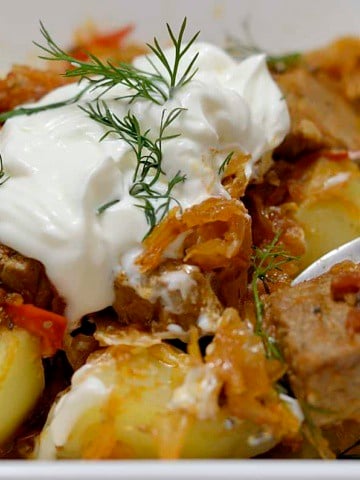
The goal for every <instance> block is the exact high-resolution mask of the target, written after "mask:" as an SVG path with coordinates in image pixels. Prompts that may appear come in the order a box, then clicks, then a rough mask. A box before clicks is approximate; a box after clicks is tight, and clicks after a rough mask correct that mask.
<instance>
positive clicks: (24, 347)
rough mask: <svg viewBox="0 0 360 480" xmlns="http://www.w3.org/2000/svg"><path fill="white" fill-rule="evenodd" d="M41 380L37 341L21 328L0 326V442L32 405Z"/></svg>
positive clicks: (14, 429)
mask: <svg viewBox="0 0 360 480" xmlns="http://www.w3.org/2000/svg"><path fill="white" fill-rule="evenodd" d="M44 383H45V382H44V372H43V366H42V361H41V355H40V345H39V340H38V339H37V338H35V337H34V336H32V335H30V334H29V333H28V332H26V331H25V330H23V329H21V328H17V327H14V328H13V329H12V330H9V329H8V328H6V327H5V326H0V444H1V443H4V442H5V441H6V440H7V439H8V438H9V437H11V435H12V434H13V433H15V431H16V429H17V428H18V427H19V426H20V425H21V423H22V422H23V421H24V420H25V418H26V416H27V415H28V414H29V413H30V412H31V410H32V409H33V408H34V406H35V404H36V402H37V400H38V398H39V396H40V395H41V392H42V390H43V388H44Z"/></svg>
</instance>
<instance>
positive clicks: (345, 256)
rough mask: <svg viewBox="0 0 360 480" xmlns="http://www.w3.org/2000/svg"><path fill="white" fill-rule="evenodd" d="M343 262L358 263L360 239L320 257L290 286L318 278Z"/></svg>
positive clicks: (359, 260)
mask: <svg viewBox="0 0 360 480" xmlns="http://www.w3.org/2000/svg"><path fill="white" fill-rule="evenodd" d="M344 260H350V261H352V262H355V263H359V262H360V237H358V238H355V240H352V241H351V242H348V243H345V244H344V245H341V246H340V247H338V248H335V249H334V250H331V251H330V252H328V253H326V254H325V255H323V256H322V257H320V258H319V259H318V260H316V261H315V262H314V263H312V264H311V265H309V266H308V267H307V268H306V269H305V270H304V271H303V272H301V273H300V275H298V276H297V277H296V278H295V279H294V280H293V281H292V283H291V285H297V284H298V283H301V282H305V280H311V279H312V278H315V277H318V276H320V275H322V274H323V273H325V272H327V271H329V270H330V268H331V267H332V266H334V265H336V264H337V263H340V262H342V261H344Z"/></svg>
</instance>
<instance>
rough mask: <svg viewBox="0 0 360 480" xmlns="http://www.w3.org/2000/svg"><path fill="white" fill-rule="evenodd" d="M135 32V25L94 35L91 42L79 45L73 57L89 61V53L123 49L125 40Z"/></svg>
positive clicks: (73, 52)
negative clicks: (122, 45)
mask: <svg viewBox="0 0 360 480" xmlns="http://www.w3.org/2000/svg"><path fill="white" fill-rule="evenodd" d="M133 30H134V25H126V26H125V27H123V28H120V29H118V30H115V31H113V32H109V33H104V34H97V33H96V34H94V35H93V36H92V37H91V38H90V39H89V40H87V41H86V42H83V43H81V44H79V45H77V46H76V47H75V48H74V49H73V50H72V51H71V53H72V55H73V56H74V57H75V58H76V59H78V60H80V61H87V60H88V59H89V53H93V54H97V53H98V50H99V49H100V51H102V50H104V49H105V50H111V49H112V50H116V49H118V48H120V47H121V44H122V42H123V40H124V39H125V38H126V37H127V36H128V35H129V34H130V33H131V32H132V31H133Z"/></svg>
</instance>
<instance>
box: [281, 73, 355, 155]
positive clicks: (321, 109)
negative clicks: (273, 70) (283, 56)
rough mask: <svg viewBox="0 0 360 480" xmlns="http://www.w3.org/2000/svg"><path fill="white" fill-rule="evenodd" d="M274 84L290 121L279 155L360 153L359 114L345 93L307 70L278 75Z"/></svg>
mask: <svg viewBox="0 0 360 480" xmlns="http://www.w3.org/2000/svg"><path fill="white" fill-rule="evenodd" d="M275 80H276V81H277V83H278V85H279V87H280V88H281V90H282V92H283V94H284V97H285V99H286V102H287V104H288V107H289V112H290V117H291V131H290V133H289V134H288V135H287V137H286V138H285V141H284V142H283V143H282V144H281V145H280V147H278V149H277V154H279V155H283V156H285V157H293V156H294V155H298V154H300V153H302V152H309V151H314V150H318V149H320V148H343V149H345V150H359V149H360V130H359V124H360V118H359V114H358V112H357V111H356V109H355V108H354V107H353V105H352V104H351V103H350V102H349V101H348V100H347V99H346V98H345V97H344V96H343V94H342V92H340V91H338V90H337V89H335V88H334V87H333V86H332V85H330V84H328V82H325V81H321V80H320V79H319V78H317V77H316V76H315V75H313V74H312V73H311V72H310V71H309V70H308V69H306V68H296V69H294V70H290V71H288V72H285V73H283V74H280V75H276V77H275Z"/></svg>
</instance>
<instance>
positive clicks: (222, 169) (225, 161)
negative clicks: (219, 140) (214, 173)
mask: <svg viewBox="0 0 360 480" xmlns="http://www.w3.org/2000/svg"><path fill="white" fill-rule="evenodd" d="M233 155H234V152H230V153H229V154H228V155H227V156H226V158H225V160H224V161H223V162H222V164H221V165H220V167H219V170H218V173H219V175H222V174H223V173H224V172H225V169H226V167H227V166H228V165H229V163H230V161H231V159H232V156H233Z"/></svg>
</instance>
